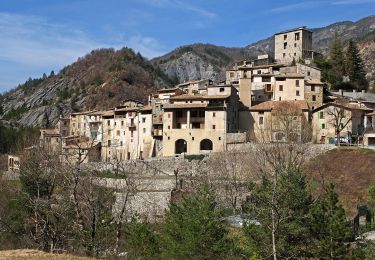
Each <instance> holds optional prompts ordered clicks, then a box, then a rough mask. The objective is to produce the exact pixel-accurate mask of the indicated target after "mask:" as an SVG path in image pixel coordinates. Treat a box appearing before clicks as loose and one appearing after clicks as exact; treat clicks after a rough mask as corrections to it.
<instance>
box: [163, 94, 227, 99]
mask: <svg viewBox="0 0 375 260" xmlns="http://www.w3.org/2000/svg"><path fill="white" fill-rule="evenodd" d="M228 97H230V95H203V94H182V95H179V96H174V97H171V98H170V99H171V100H209V99H227V98H228Z"/></svg>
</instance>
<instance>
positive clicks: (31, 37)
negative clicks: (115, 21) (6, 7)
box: [0, 12, 163, 93]
mask: <svg viewBox="0 0 375 260" xmlns="http://www.w3.org/2000/svg"><path fill="white" fill-rule="evenodd" d="M106 41H107V43H104V42H100V41H97V40H94V39H92V38H90V37H89V36H88V35H87V34H86V33H85V32H84V31H81V30H78V29H74V28H72V27H71V26H67V25H62V24H54V23H51V22H50V21H48V20H47V19H45V18H43V17H39V16H26V15H18V14H10V13H1V12H0V50H1V51H0V71H2V72H3V73H2V74H0V93H1V90H5V89H8V88H10V87H13V86H14V85H15V84H11V83H12V82H13V83H14V82H17V81H20V82H21V81H24V80H25V79H27V78H28V77H29V76H32V77H35V76H38V75H39V76H40V75H42V73H43V72H49V71H51V70H55V71H58V70H59V69H61V68H62V67H64V66H66V65H69V64H71V63H72V62H74V61H76V60H77V58H78V57H82V56H84V55H85V54H86V53H89V52H90V51H91V50H93V49H98V48H109V47H113V48H115V49H118V48H121V47H123V46H128V47H131V48H132V49H134V50H135V51H139V52H140V53H141V54H142V55H144V56H145V57H148V58H153V57H155V56H159V55H161V54H163V52H162V49H163V48H162V46H160V44H159V43H158V41H157V40H156V39H154V38H151V37H146V36H141V35H135V36H132V35H129V36H127V37H123V33H119V32H115V31H114V32H113V37H111V38H110V39H107V40H106ZM5 74H7V75H8V76H7V75H5ZM10 76H11V77H10ZM9 84H11V85H9Z"/></svg>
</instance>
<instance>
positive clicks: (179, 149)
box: [175, 139, 187, 154]
mask: <svg viewBox="0 0 375 260" xmlns="http://www.w3.org/2000/svg"><path fill="white" fill-rule="evenodd" d="M186 152H187V143H186V141H185V140H184V139H178V140H177V141H176V143H175V154H181V153H186Z"/></svg>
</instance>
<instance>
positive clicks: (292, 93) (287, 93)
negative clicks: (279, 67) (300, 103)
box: [274, 78, 305, 101]
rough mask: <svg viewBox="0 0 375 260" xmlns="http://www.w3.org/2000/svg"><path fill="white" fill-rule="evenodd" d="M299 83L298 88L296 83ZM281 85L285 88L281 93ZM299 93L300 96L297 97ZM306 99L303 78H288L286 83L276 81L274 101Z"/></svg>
mask: <svg viewBox="0 0 375 260" xmlns="http://www.w3.org/2000/svg"><path fill="white" fill-rule="evenodd" d="M297 80H298V81H299V86H298V87H297V84H296V81H297ZM280 85H282V86H283V90H282V91H280V90H279V89H280ZM297 91H299V96H297V94H296V93H297ZM304 97H305V81H304V79H303V78H286V79H285V81H281V80H280V79H276V86H275V88H274V100H275V101H283V100H304Z"/></svg>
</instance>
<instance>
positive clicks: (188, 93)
mask: <svg viewBox="0 0 375 260" xmlns="http://www.w3.org/2000/svg"><path fill="white" fill-rule="evenodd" d="M274 51H275V53H274V59H271V57H270V56H269V55H267V54H265V55H260V56H258V57H257V59H253V60H245V61H240V62H237V63H236V64H234V66H233V68H232V69H230V70H227V71H226V80H225V81H223V82H220V83H218V84H214V83H213V82H212V80H210V79H201V80H195V81H190V82H185V83H181V84H179V85H177V86H175V87H173V88H165V89H159V90H157V91H156V93H154V94H153V95H151V96H150V97H149V98H148V102H147V103H146V104H145V103H143V102H139V101H137V100H126V101H124V102H123V103H122V104H119V105H118V106H115V107H114V108H112V109H109V110H106V111H82V112H76V113H71V114H70V116H69V117H67V118H60V119H59V121H58V123H57V124H56V126H55V128H53V129H41V130H40V132H41V133H40V141H39V147H41V148H44V149H47V150H48V151H51V152H56V153H57V154H59V156H61V160H62V161H64V160H67V161H82V162H84V163H86V162H99V161H102V162H111V161H114V160H116V161H126V160H137V159H147V158H151V157H156V158H160V157H175V156H179V155H181V154H182V155H197V154H207V153H211V152H222V151H226V150H227V149H228V148H229V147H230V146H232V145H236V144H239V143H247V142H255V141H262V142H288V141H290V140H299V141H303V142H312V143H316V144H320V143H321V144H323V143H326V144H328V143H331V144H334V143H342V144H345V145H350V144H357V145H358V144H361V145H369V146H371V145H375V131H373V130H375V112H374V111H375V101H374V100H375V97H374V94H370V93H365V92H364V91H362V92H353V93H352V92H343V91H341V90H340V91H339V92H326V91H325V90H324V82H321V71H320V70H319V69H318V68H316V67H314V66H313V65H312V64H313V63H312V61H313V59H314V58H315V57H317V56H319V55H320V54H319V53H317V52H314V51H313V50H312V32H311V31H309V30H308V29H306V28H305V27H300V28H296V29H292V30H288V31H284V32H280V33H277V34H275V50H274ZM335 112H336V114H335ZM337 116H340V118H337ZM285 118H287V120H288V121H290V122H288V126H287V127H286V126H285V125H286V124H285V122H281V121H282V120H285ZM286 128H288V130H287V131H286ZM338 129H339V132H338ZM338 139H339V140H338ZM27 149H32V147H31V148H27ZM18 160H19V159H18V158H17V157H12V156H10V157H9V160H8V165H9V170H12V169H17V168H18V167H19V161H18Z"/></svg>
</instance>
